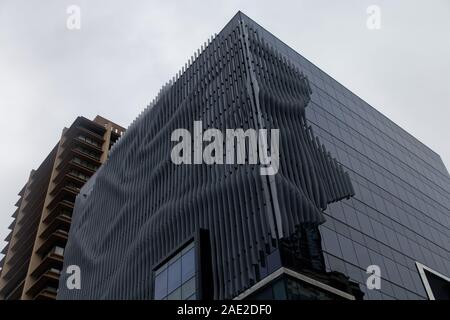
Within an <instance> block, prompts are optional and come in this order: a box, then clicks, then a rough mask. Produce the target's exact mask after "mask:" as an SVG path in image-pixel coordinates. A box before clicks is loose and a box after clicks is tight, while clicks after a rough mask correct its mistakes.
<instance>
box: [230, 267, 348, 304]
mask: <svg viewBox="0 0 450 320" xmlns="http://www.w3.org/2000/svg"><path fill="white" fill-rule="evenodd" d="M282 274H287V275H289V276H291V277H294V278H296V279H299V280H301V281H303V282H306V283H309V284H311V285H313V286H315V287H319V288H321V289H324V290H326V291H328V292H331V293H334V294H335V295H338V296H340V297H342V298H344V299H348V300H355V297H354V296H353V295H351V294H349V293H347V292H344V291H341V290H339V289H336V288H334V287H332V286H329V285H327V284H325V283H322V282H320V281H317V280H315V279H313V278H310V277H308V276H305V275H304V274H301V273H298V272H296V271H293V270H291V269H287V268H284V267H281V268H279V269H278V270H276V271H275V272H273V273H271V274H270V275H268V276H267V277H265V278H264V279H262V280H261V281H259V282H258V283H256V284H254V285H253V286H252V287H251V288H249V289H247V290H245V291H244V292H242V293H241V294H240V295H238V296H237V297H236V298H234V299H233V300H242V299H244V298H245V297H247V296H249V295H250V294H252V293H253V292H255V291H256V290H258V289H260V288H262V287H263V286H265V285H266V284H268V283H269V282H271V281H272V280H274V279H275V278H278V277H279V276H281V275H282Z"/></svg>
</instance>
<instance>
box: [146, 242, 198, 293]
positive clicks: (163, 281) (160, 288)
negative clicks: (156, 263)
mask: <svg viewBox="0 0 450 320" xmlns="http://www.w3.org/2000/svg"><path fill="white" fill-rule="evenodd" d="M154 275H155V280H154V281H155V282H154V288H155V291H154V298H155V299H156V300H194V299H196V276H195V246H194V243H193V242H192V243H191V244H189V245H188V246H187V247H185V248H184V249H183V250H181V252H179V253H177V254H176V255H175V256H173V257H172V258H171V259H170V260H169V261H168V262H166V263H164V264H163V265H162V266H160V267H159V268H158V269H156V270H155V273H154Z"/></svg>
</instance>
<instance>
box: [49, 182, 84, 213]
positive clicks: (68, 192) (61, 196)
mask: <svg viewBox="0 0 450 320" xmlns="http://www.w3.org/2000/svg"><path fill="white" fill-rule="evenodd" d="M77 195H78V192H76V191H75V190H73V189H71V188H67V187H64V188H62V189H60V190H59V191H58V193H57V194H56V195H55V196H54V197H53V199H52V201H50V203H49V204H48V206H47V209H49V210H53V209H54V208H55V207H56V206H57V205H58V203H60V202H62V201H65V202H69V203H71V204H72V205H73V203H75V198H76V196H77Z"/></svg>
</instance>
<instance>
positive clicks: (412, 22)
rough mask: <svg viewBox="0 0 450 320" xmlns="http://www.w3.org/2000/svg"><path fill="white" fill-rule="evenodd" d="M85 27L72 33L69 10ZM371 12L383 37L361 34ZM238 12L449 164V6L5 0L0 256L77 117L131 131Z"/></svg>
mask: <svg viewBox="0 0 450 320" xmlns="http://www.w3.org/2000/svg"><path fill="white" fill-rule="evenodd" d="M70 5H77V6H79V7H80V9H81V29H80V30H68V29H67V27H66V21H67V18H68V16H69V15H68V14H67V12H66V10H67V8H68V6H70ZM369 5H378V6H379V8H380V9H381V29H379V30H369V29H368V28H367V26H366V21H367V18H368V14H367V13H366V9H367V7H368V6H369ZM238 10H242V11H243V12H244V13H246V14H247V15H248V16H250V18H252V19H254V20H256V21H257V22H258V23H259V24H261V25H262V26H263V27H265V28H266V29H268V30H269V31H271V32H272V33H273V34H274V35H275V36H277V37H278V38H280V39H281V40H283V41H284V42H285V43H287V44H288V45H290V46H291V47H293V48H294V49H295V50H296V51H298V52H299V53H301V54H302V55H304V56H305V57H306V58H308V59H309V60H310V61H312V62H313V63H315V64H316V65H317V66H318V67H320V68H322V69H323V70H324V71H325V72H327V73H328V74H330V75H331V76H333V77H334V78H335V79H336V80H337V81H339V82H341V83H342V84H343V85H345V86H346V87H348V88H349V89H350V90H352V91H353V92H354V93H356V94H357V95H359V96H360V97H361V98H363V99H364V100H365V101H367V102H368V103H369V104H371V105H372V106H374V107H375V108H376V109H378V110H379V111H381V112H382V113H383V114H385V115H386V116H387V117H389V118H390V119H392V120H393V121H394V122H396V123H397V124H399V125H400V126H401V127H403V128H404V129H405V130H407V131H408V132H410V133H411V134H412V135H414V136H415V137H417V138H418V139H419V140H420V141H422V142H423V143H425V144H426V145H428V146H429V147H431V148H432V149H433V150H434V151H436V152H437V153H439V154H440V155H441V157H442V159H443V161H444V162H445V164H446V165H447V168H449V167H450V143H449V138H450V129H449V126H450V123H449V120H450V41H449V37H450V1H448V0H441V1H439V0H433V1H411V0H403V1H401V0H396V1H391V0H389V1H381V0H373V1H365V0H353V1H351V0H348V1H345V0H342V1H332V0H328V1H324V0H322V1H317V0H308V1H301V0H293V1H282V0H276V1H273V0H272V1H262V0H256V1H250V0H245V1H236V0H234V1H229V0H227V1H221V2H218V1H213V0H208V1H189V0H182V1H181V0H180V1H170V0H165V1H150V0H133V1H118V0H116V1H112V0H108V1H107V0H104V1H101V0H86V1H82V0H71V1H65V0H59V1H51V0H40V1H22V0H0V108H1V115H0V128H1V129H2V133H3V136H2V139H1V148H0V176H1V179H2V180H1V183H0V247H1V248H3V246H4V244H5V243H4V242H2V240H3V239H4V238H5V237H6V235H7V234H8V230H7V227H8V225H9V224H10V223H11V221H12V219H11V214H12V213H13V212H14V210H15V207H14V204H15V202H16V201H17V199H18V197H17V193H18V192H19V191H20V189H21V188H22V186H23V185H24V184H25V182H26V181H27V179H28V176H29V173H30V170H31V169H33V168H37V167H38V166H39V164H40V163H41V162H42V161H43V160H44V158H45V157H46V155H47V154H48V153H49V152H50V150H51V149H52V147H53V146H54V145H55V144H56V142H57V141H58V139H59V137H60V135H61V130H62V128H63V127H64V126H69V125H70V124H71V123H72V121H73V120H74V119H75V118H76V117H77V116H78V115H83V116H85V117H87V118H91V119H92V118H93V117H94V116H95V115H97V114H99V115H102V116H104V117H106V118H109V119H110V120H112V121H114V122H116V123H118V124H120V125H122V126H125V127H126V126H128V124H129V123H130V122H131V121H132V120H133V119H134V118H135V117H136V116H137V115H138V113H139V112H140V111H141V110H142V109H143V108H144V107H145V106H146V105H147V103H148V102H149V101H150V100H151V99H152V98H153V97H154V96H155V94H156V93H157V91H158V90H159V88H160V87H161V85H162V84H163V83H165V82H166V81H167V80H168V79H169V78H171V77H172V75H174V74H175V73H176V72H177V71H178V69H179V68H180V66H182V65H184V63H185V62H186V60H187V59H188V58H189V57H190V56H191V55H192V53H193V52H194V51H195V50H196V49H197V48H198V47H199V46H200V45H201V44H202V43H203V42H204V41H205V40H206V39H207V38H208V37H209V36H210V35H211V34H213V33H217V32H219V31H220V29H221V28H222V27H223V26H224V25H225V24H226V23H227V21H228V20H229V19H231V17H232V16H233V15H234V14H235V13H236V12H237V11H238Z"/></svg>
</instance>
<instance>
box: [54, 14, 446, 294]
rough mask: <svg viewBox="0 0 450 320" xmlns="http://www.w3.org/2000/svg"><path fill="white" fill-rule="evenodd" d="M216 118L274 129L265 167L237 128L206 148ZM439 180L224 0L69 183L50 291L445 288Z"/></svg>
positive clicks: (440, 175) (405, 140)
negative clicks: (72, 188)
mask: <svg viewBox="0 0 450 320" xmlns="http://www.w3.org/2000/svg"><path fill="white" fill-rule="evenodd" d="M380 94H382V93H380ZM199 122H200V124H201V126H202V128H203V130H205V131H204V132H203V131H200V132H199V131H198V130H197V132H196V125H195V124H196V123H197V124H198V123H199ZM180 128H181V129H185V130H184V131H183V130H182V132H184V133H186V132H187V133H192V132H193V133H194V135H193V136H194V137H193V141H191V139H190V138H189V140H188V141H184V143H185V145H186V146H189V147H191V146H193V148H192V150H189V149H188V148H182V149H177V148H176V146H177V143H181V142H180V140H176V139H177V138H180V136H177V135H176V136H175V139H173V138H174V136H173V134H174V132H177V129H180ZM228 129H232V130H238V129H242V131H245V132H250V131H251V129H255V130H260V131H258V132H261V130H263V129H266V130H267V133H269V132H270V138H271V139H272V140H270V141H274V140H276V139H275V138H276V134H275V133H273V132H275V131H272V130H276V129H278V130H279V146H278V147H279V148H278V150H276V149H277V148H274V145H272V144H271V143H270V145H271V147H270V148H269V152H268V154H267V155H270V158H271V159H272V160H273V159H274V156H275V155H276V154H277V153H278V154H279V163H278V166H275V167H277V170H274V172H272V173H275V174H273V175H270V174H269V175H266V174H263V173H262V170H261V169H262V167H264V164H265V163H266V162H264V163H261V162H263V161H262V160H261V162H259V163H253V162H250V161H249V160H250V157H251V155H252V153H251V151H252V149H251V147H250V146H251V144H250V141H251V137H252V135H251V134H248V135H247V136H245V137H244V138H246V139H248V140H247V141H248V145H246V146H245V148H244V150H242V149H239V150H234V151H236V152H232V156H231V158H230V159H232V160H235V161H234V162H233V161H228V158H227V161H224V160H223V158H222V159H221V158H220V157H221V151H223V150H224V149H225V148H226V146H225V143H223V141H220V140H218V139H219V137H220V132H227V130H228ZM199 135H200V136H202V135H203V141H204V142H203V143H202V142H200V143H199V142H198V141H199V140H198V139H197V138H198V136H199ZM205 137H206V138H205ZM232 139H235V137H234V136H233V137H232ZM200 141H201V140H200ZM227 142H228V140H227ZM222 143H223V144H222ZM275 147H276V145H275ZM174 150H177V152H178V156H180V157H181V158H182V159H184V161H182V162H183V163H181V162H180V163H178V162H174V161H173V153H174ZM199 150H200V153H198V152H199ZM202 150H203V156H204V155H205V152H207V150H208V151H209V152H210V156H211V157H213V158H215V159H216V161H215V163H214V164H208V163H207V162H205V161H206V158H203V159H202V153H201V152H202ZM261 150H263V152H265V151H267V150H266V145H263V146H262V147H261V146H260V147H259V148H258V151H259V152H261ZM277 151H278V152H277ZM177 152H175V153H177ZM235 153H236V154H235ZM227 155H228V154H227ZM235 156H236V159H235ZM239 156H241V159H240V160H241V162H239V160H238V159H239ZM192 158H193V159H194V161H193V163H192V164H188V163H189V162H191V161H190V160H192ZM261 159H264V157H263V158H261ZM202 160H203V161H202ZM244 160H245V161H244ZM235 163H237V164H235ZM272 164H274V163H272ZM275 164H276V162H275ZM272 168H273V167H272ZM449 190H450V177H449V174H448V172H447V170H446V168H445V166H444V164H443V162H442V160H441V159H440V157H439V155H437V154H436V153H434V152H433V151H432V150H430V149H429V148H427V147H426V146H425V145H423V144H422V143H420V142H419V141H418V140H417V139H415V138H414V137H412V136H411V135H410V134H408V133H407V132H405V131H404V130H402V129H401V128H400V127H398V126H397V125H396V124H394V123H393V122H392V121H390V120H389V119H387V118H386V117H384V116H383V115H382V114H380V113H379V112H378V111H376V110H375V109H374V108H372V107H371V106H370V105H368V104H367V103H366V102H364V101H362V100H361V99H360V98H358V97H357V96H356V95H355V94H353V93H352V92H350V91H349V90H348V89H346V88H344V87H343V86H342V85H341V84H339V83H338V82H337V81H335V80H334V79H333V78H331V77H330V76H328V75H327V74H325V73H324V72H323V71H321V70H320V69H319V68H317V67H316V66H314V65H313V64H312V63H311V62H309V61H308V60H306V59H305V58H304V57H302V56H301V55H300V54H298V53H297V52H295V51H294V50H293V49H291V48H290V47H288V46H287V45H286V44H284V43H283V42H281V41H280V40H278V39H277V38H276V37H274V36H273V35H272V34H271V33H269V32H268V31H266V30H264V29H263V28H262V27H260V26H259V25H258V24H257V23H255V22H254V21H252V20H251V19H250V18H248V17H247V16H245V15H244V14H242V13H240V12H239V13H237V14H236V16H235V17H234V18H233V19H232V20H231V21H230V22H229V23H228V24H227V25H226V26H225V27H224V29H223V30H222V31H221V32H220V33H219V34H218V35H216V36H214V37H212V38H211V39H210V40H208V42H207V43H205V44H204V45H203V46H202V47H201V50H199V51H198V52H196V53H195V54H194V56H193V57H191V59H189V62H188V63H187V64H186V65H185V66H184V67H183V68H182V70H181V71H180V72H179V73H178V74H177V75H176V76H175V77H174V78H173V79H172V80H171V81H169V82H168V83H167V84H166V85H164V86H163V88H162V90H161V92H160V93H159V95H158V96H157V97H156V98H155V100H154V101H152V103H151V104H150V105H149V106H148V107H147V109H146V110H144V111H143V113H142V114H141V115H140V116H139V117H138V118H137V119H136V120H135V121H134V122H133V123H132V124H131V126H130V127H129V128H128V129H127V132H126V133H125V134H124V135H123V136H122V137H121V139H120V140H119V141H118V142H117V143H116V144H115V145H114V147H113V148H112V150H111V153H110V158H109V160H108V162H107V163H106V164H105V165H103V166H102V167H101V169H100V170H98V171H97V172H96V174H95V176H93V177H92V179H90V180H89V182H88V183H87V184H86V185H85V186H84V187H83V188H82V190H81V193H80V195H79V196H78V197H77V199H76V204H75V210H74V214H73V223H72V227H71V229H70V234H69V241H68V244H67V246H66V251H65V260H64V267H63V272H62V275H61V277H62V278H61V279H62V281H60V286H59V291H58V298H61V299H103V298H107V299H211V298H213V299H428V298H429V299H433V298H445V297H448V294H449V290H448V289H449V288H448V280H449V279H448V277H449V275H450V253H449V250H450V241H449V240H450V231H449V228H450V213H449V208H450V193H449ZM72 265H75V266H78V267H79V268H80V272H81V288H80V289H69V288H68V287H67V286H66V281H65V280H67V279H69V277H70V276H73V275H72V274H71V273H66V272H65V271H66V270H67V268H68V266H72ZM373 265H375V266H376V267H378V268H379V270H380V274H379V275H380V282H379V283H380V286H378V285H375V286H374V288H372V287H368V286H367V279H368V278H369V276H371V275H370V274H367V273H366V271H367V268H368V267H369V266H373ZM376 267H375V268H373V267H372V269H374V270H376V269H377V268H376ZM372 276H374V277H375V280H377V279H376V277H377V276H378V274H375V275H372ZM374 283H375V284H376V283H377V281H375V282H374Z"/></svg>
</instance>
